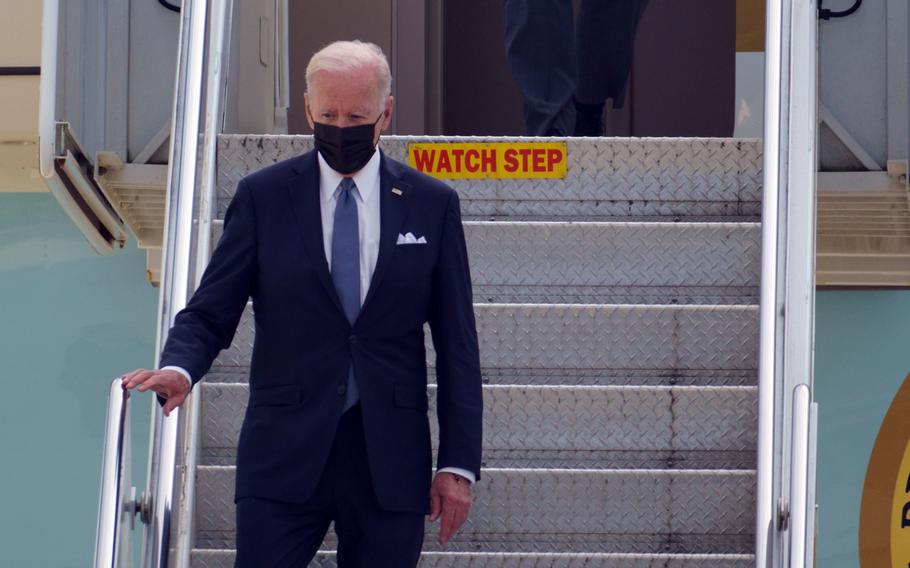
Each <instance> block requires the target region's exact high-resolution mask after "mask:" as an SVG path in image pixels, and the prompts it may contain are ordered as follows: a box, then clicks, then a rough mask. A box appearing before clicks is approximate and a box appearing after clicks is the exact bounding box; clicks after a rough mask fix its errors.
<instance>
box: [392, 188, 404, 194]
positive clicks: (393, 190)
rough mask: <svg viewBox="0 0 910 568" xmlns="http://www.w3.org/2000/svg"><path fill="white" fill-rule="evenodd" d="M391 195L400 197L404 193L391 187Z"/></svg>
mask: <svg viewBox="0 0 910 568" xmlns="http://www.w3.org/2000/svg"><path fill="white" fill-rule="evenodd" d="M392 193H394V194H395V195H399V196H400V195H401V194H402V193H404V192H403V191H401V190H400V189H398V188H397V187H393V188H392Z"/></svg>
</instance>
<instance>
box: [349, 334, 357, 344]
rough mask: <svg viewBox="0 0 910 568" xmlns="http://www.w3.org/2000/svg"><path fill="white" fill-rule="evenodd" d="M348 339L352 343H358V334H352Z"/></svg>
mask: <svg viewBox="0 0 910 568" xmlns="http://www.w3.org/2000/svg"><path fill="white" fill-rule="evenodd" d="M348 341H349V342H351V343H357V336H356V335H352V336H351V337H349V338H348Z"/></svg>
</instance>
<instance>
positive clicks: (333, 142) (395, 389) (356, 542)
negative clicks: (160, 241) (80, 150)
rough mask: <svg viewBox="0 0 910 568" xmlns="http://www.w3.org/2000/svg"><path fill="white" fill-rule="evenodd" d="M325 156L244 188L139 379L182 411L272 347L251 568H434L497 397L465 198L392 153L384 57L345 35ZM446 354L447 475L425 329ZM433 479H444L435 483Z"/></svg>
mask: <svg viewBox="0 0 910 568" xmlns="http://www.w3.org/2000/svg"><path fill="white" fill-rule="evenodd" d="M306 79H307V94H306V110H307V117H308V119H309V122H310V125H311V126H312V127H313V128H314V133H315V135H314V139H315V144H316V150H314V151H312V152H308V153H306V154H303V155H300V156H297V157H295V158H292V159H289V160H285V161H283V162H279V163H277V164H274V165H272V166H269V167H266V168H263V169H261V170H259V171H257V172H254V173H252V174H250V175H248V176H246V177H245V178H243V179H242V180H241V181H240V183H239V184H238V186H237V192H236V194H235V195H234V198H233V199H232V201H231V203H230V205H229V207H228V209H227V212H226V214H225V219H224V233H223V234H222V236H221V239H220V240H219V241H218V244H217V246H216V248H215V250H214V252H213V254H212V258H211V260H210V262H209V265H208V267H207V268H206V270H205V273H204V275H203V277H202V279H201V282H200V285H199V287H198V289H197V290H196V292H195V293H194V295H193V297H192V298H191V299H190V301H189V303H188V304H187V306H186V307H185V308H184V309H183V310H181V311H180V313H178V314H177V316H176V317H175V321H174V326H173V327H172V328H171V330H170V333H169V335H168V339H167V342H166V344H165V346H164V349H163V351H162V354H161V358H160V362H161V365H162V366H161V368H160V369H158V370H145V369H138V370H136V371H133V372H132V373H130V374H128V375H125V376H124V380H123V382H124V386H125V387H126V388H134V387H138V388H139V390H153V391H155V392H156V393H157V394H158V395H159V397H160V400H161V402H162V403H163V405H164V412H165V414H169V413H170V412H171V411H172V410H173V409H174V408H176V407H178V406H179V405H180V404H181V403H182V402H183V400H184V399H185V397H186V395H187V394H188V393H189V390H190V388H192V385H194V384H195V383H196V382H197V381H198V380H199V379H200V378H201V377H202V376H203V375H204V374H205V373H206V372H207V371H208V369H209V367H210V366H211V364H212V361H213V360H214V359H215V357H216V356H217V354H218V352H219V351H220V350H221V349H225V348H227V347H228V346H229V345H230V344H231V341H232V339H233V336H234V333H235V331H236V328H237V324H238V322H239V319H240V316H241V313H242V312H243V309H244V306H245V305H246V303H247V300H248V298H250V297H252V299H253V311H254V314H255V324H256V336H255V344H254V346H253V354H252V364H251V369H250V377H249V384H250V400H249V406H248V408H247V413H246V416H245V418H244V422H243V427H242V429H241V433H240V441H239V446H238V450H237V484H236V493H235V502H236V504H237V562H238V564H237V565H238V566H240V567H241V568H246V567H262V566H306V565H307V563H308V562H309V561H310V559H312V558H313V556H314V554H315V553H316V550H317V549H318V547H319V545H320V544H321V542H322V540H323V537H324V536H325V533H326V531H327V528H328V525H329V522H330V521H334V522H335V530H336V532H337V534H338V562H339V565H340V566H342V567H347V566H394V567H398V566H402V567H404V566H414V565H415V564H416V563H417V560H418V558H419V555H420V549H421V546H422V542H423V532H424V522H423V516H424V515H425V514H428V513H429V514H430V517H431V520H435V519H436V518H441V519H442V521H441V526H440V542H441V543H442V544H445V543H446V542H447V541H448V540H449V538H450V537H451V536H452V535H453V534H454V533H455V531H457V529H458V527H459V526H460V525H461V524H462V523H463V522H464V521H465V519H466V518H467V515H468V511H469V508H470V504H471V484H472V483H473V482H474V481H476V479H478V478H479V476H480V457H481V447H480V446H481V421H482V393H481V379H480V362H479V355H478V347H477V332H476V329H475V321H474V313H473V306H472V292H471V283H470V274H469V270H468V259H467V253H466V247H465V242H464V233H463V229H462V224H461V215H460V209H459V201H458V195H457V194H456V193H455V191H454V190H453V189H451V188H450V187H448V186H446V185H445V184H443V183H441V182H439V181H437V180H434V179H432V178H430V177H427V176H425V175H423V174H421V173H419V172H417V171H416V170H414V169H411V168H409V167H408V166H406V165H404V164H401V163H399V162H397V161H395V160H392V159H390V158H388V157H387V156H385V155H384V154H382V153H381V152H379V151H377V150H376V145H377V144H378V140H379V135H380V133H381V132H382V131H384V130H385V129H386V128H387V127H388V125H389V122H390V120H391V117H392V107H393V98H392V97H391V96H390V90H391V75H390V73H389V67H388V63H387V61H386V58H385V56H384V55H383V54H382V51H381V50H380V49H379V48H378V47H377V46H375V45H372V44H367V43H361V42H356V41H355V42H336V43H334V44H331V45H329V46H327V47H326V48H324V49H323V50H321V51H320V52H318V53H317V54H315V55H314V56H313V58H312V59H311V61H310V63H309V66H308V67H307V74H306ZM425 322H429V324H430V328H431V330H432V339H433V344H434V348H435V351H436V379H437V385H438V388H437V402H436V406H437V414H438V419H439V452H438V456H437V463H436V467H437V472H436V475H435V477H433V476H432V455H431V446H430V429H429V421H428V417H427V406H428V404H427V369H426V353H425V348H424V332H423V324H424V323H425ZM431 477H432V482H431Z"/></svg>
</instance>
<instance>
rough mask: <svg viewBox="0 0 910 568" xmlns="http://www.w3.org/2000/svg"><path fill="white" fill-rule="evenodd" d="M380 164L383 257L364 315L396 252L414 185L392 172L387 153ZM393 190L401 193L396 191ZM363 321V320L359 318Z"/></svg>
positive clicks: (380, 244)
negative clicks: (394, 190) (411, 189)
mask: <svg viewBox="0 0 910 568" xmlns="http://www.w3.org/2000/svg"><path fill="white" fill-rule="evenodd" d="M380 154H381V156H380V158H381V160H380V162H379V256H378V258H377V259H376V269H375V270H374V271H373V278H372V279H371V280H370V288H369V290H368V291H367V295H366V298H365V299H364V300H363V306H361V308H360V314H361V315H362V314H363V312H364V311H366V309H367V307H368V306H369V305H370V300H371V299H372V298H373V297H374V296H375V295H376V290H377V288H379V285H380V284H381V282H382V277H383V276H384V275H385V272H386V268H388V266H389V260H390V259H391V258H392V255H393V254H394V253H395V245H396V243H397V242H398V234H399V233H400V232H401V226H402V223H404V219H405V217H406V213H407V201H408V196H409V195H410V191H408V190H409V189H410V188H411V186H410V185H409V184H406V183H404V182H403V181H402V180H401V179H399V176H397V175H396V174H395V173H394V172H393V171H392V169H391V167H390V165H389V162H388V160H387V159H386V156H385V154H382V153H381V152H380ZM393 189H397V190H399V191H397V192H392V190H393ZM358 319H359V317H358ZM355 323H356V322H355Z"/></svg>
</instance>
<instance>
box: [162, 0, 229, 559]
mask: <svg viewBox="0 0 910 568" xmlns="http://www.w3.org/2000/svg"><path fill="white" fill-rule="evenodd" d="M232 10H233V0H213V1H212V3H211V13H210V22H209V26H208V28H209V33H208V36H209V42H208V43H209V45H208V58H207V62H206V69H207V71H206V74H207V76H206V87H205V92H206V101H205V126H204V138H203V158H202V180H201V186H200V196H199V197H200V199H199V223H198V227H199V228H198V231H197V235H196V243H197V244H196V262H195V269H194V271H193V273H194V275H195V278H196V286H198V285H199V281H200V280H201V278H202V274H203V272H204V271H205V267H206V265H207V264H208V261H209V256H210V254H211V248H212V246H211V245H212V221H211V220H212V217H213V213H214V208H215V201H216V198H215V181H216V180H215V178H216V174H217V167H216V166H217V164H216V159H217V144H218V134H220V132H221V127H222V124H223V115H222V102H223V101H222V99H223V96H224V93H225V91H226V82H227V72H226V71H227V63H228V60H229V59H228V55H227V48H228V47H229V44H228V42H225V36H226V34H227V33H228V30H230V22H231V13H232ZM201 400H202V399H201V396H200V391H197V392H195V393H194V394H192V395H191V396H190V398H189V400H187V401H186V402H185V403H184V406H188V408H187V411H186V412H185V421H184V428H185V432H186V434H185V436H184V446H183V464H184V465H185V469H184V470H185V471H186V472H187V475H185V476H183V488H182V491H181V499H180V503H179V514H178V521H177V542H176V551H177V555H176V556H177V566H178V568H189V566H190V553H191V552H192V548H193V521H194V516H195V514H194V511H195V498H196V476H195V475H194V474H193V472H195V471H196V464H197V458H198V454H199V436H200V416H201V413H202V403H201Z"/></svg>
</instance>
